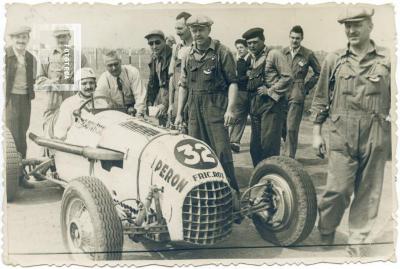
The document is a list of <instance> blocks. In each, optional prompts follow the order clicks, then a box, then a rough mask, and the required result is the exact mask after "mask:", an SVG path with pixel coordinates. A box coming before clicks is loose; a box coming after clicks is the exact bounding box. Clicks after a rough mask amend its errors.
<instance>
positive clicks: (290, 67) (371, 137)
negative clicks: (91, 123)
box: [6, 8, 391, 255]
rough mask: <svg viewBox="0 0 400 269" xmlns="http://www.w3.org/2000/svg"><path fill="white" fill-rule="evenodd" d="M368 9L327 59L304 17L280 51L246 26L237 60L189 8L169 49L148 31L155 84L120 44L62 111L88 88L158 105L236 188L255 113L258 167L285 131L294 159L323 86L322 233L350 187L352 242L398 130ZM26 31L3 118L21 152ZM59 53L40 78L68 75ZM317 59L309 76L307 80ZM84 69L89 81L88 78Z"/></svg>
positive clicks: (29, 60) (29, 94)
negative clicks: (306, 112) (238, 161)
mask: <svg viewBox="0 0 400 269" xmlns="http://www.w3.org/2000/svg"><path fill="white" fill-rule="evenodd" d="M372 16H373V10H369V9H359V8H357V9H355V10H351V11H347V12H346V14H345V15H344V16H343V17H341V18H339V19H338V22H339V23H341V24H344V25H345V33H346V35H347V37H348V45H347V47H346V49H344V50H340V51H338V52H335V53H333V54H330V55H328V57H327V58H326V59H325V61H324V63H323V66H322V69H321V68H320V65H319V63H318V60H317V59H316V57H315V55H314V53H313V52H312V51H311V50H309V49H307V48H305V47H303V46H301V41H302V40H303V38H304V32H303V29H302V28H301V27H300V26H294V27H293V28H292V29H291V30H290V32H289V38H290V46H289V47H286V48H284V49H283V50H278V49H271V48H269V47H268V46H267V45H266V44H265V35H264V30H263V29H262V28H252V29H249V30H248V31H246V32H245V33H243V35H242V39H238V40H237V41H236V42H235V46H236V48H237V50H238V56H237V58H236V61H235V58H234V56H233V54H232V53H231V52H230V51H229V49H228V48H227V47H226V46H224V45H223V44H221V42H220V41H218V40H216V39H212V38H211V37H210V33H211V27H212V24H213V21H212V20H211V19H210V18H208V17H206V16H191V14H189V13H187V12H182V13H180V14H179V15H178V16H177V17H176V26H175V29H176V33H177V35H178V36H179V37H180V39H181V41H180V42H178V44H176V45H175V46H173V48H172V49H171V48H170V47H169V46H168V45H167V44H166V38H165V36H164V33H163V32H162V31H160V30H154V31H151V32H150V33H148V34H147V35H146V36H145V38H146V39H147V41H148V45H149V46H150V48H151V50H152V52H153V54H152V59H151V61H150V63H149V68H150V77H149V82H148V86H147V90H146V89H145V88H144V86H143V85H142V82H141V80H140V75H139V71H138V70H137V69H136V68H135V67H133V66H128V65H122V64H121V59H120V58H119V56H118V55H117V53H116V52H115V51H111V52H109V53H107V55H106V60H105V64H106V69H107V70H106V71H105V72H104V73H103V74H102V75H101V77H100V78H99V80H98V83H97V86H96V77H95V75H94V72H93V71H92V70H91V69H87V68H86V69H85V68H83V69H82V71H81V77H80V80H81V81H80V82H81V84H84V85H87V86H85V87H83V88H82V90H81V93H78V94H80V95H79V96H80V98H81V99H79V98H78V99H77V100H78V101H77V102H75V101H74V102H64V103H63V105H62V107H61V109H60V112H59V113H61V114H63V113H65V112H63V111H69V112H68V113H70V112H71V111H72V110H71V109H64V108H63V106H68V105H70V104H72V103H74V106H76V105H79V104H80V103H82V102H83V101H84V100H86V99H87V98H88V97H90V96H91V95H92V94H94V96H96V95H97V96H105V97H107V98H108V99H111V100H113V102H115V103H117V104H119V105H122V106H124V107H127V108H128V110H129V109H131V110H133V109H135V110H136V115H137V116H138V117H143V116H144V115H145V114H146V110H147V109H148V107H150V106H152V107H155V108H156V113H155V114H156V117H157V118H158V121H159V124H160V125H163V126H165V125H167V124H168V122H170V123H172V124H173V125H175V126H186V127H187V132H188V134H189V135H191V136H193V137H195V138H198V139H201V140H203V141H205V142H206V143H207V144H208V145H210V147H211V148H212V149H213V150H214V152H215V153H216V154H217V156H218V158H219V160H220V162H221V164H222V166H223V168H224V170H225V173H226V175H227V178H228V179H229V181H230V184H231V186H232V188H233V189H234V190H235V191H236V192H239V186H238V183H237V181H236V178H235V171H234V166H233V158H232V150H233V151H236V152H238V151H239V150H240V139H241V136H242V134H243V131H244V128H245V125H246V121H247V117H248V114H250V119H251V141H250V154H251V158H252V161H253V165H254V166H256V165H257V164H258V163H259V162H260V161H262V160H263V159H265V158H268V157H270V156H274V155H279V154H280V144H281V138H283V140H284V141H285V154H286V155H288V156H290V157H292V158H294V157H295V154H296V148H297V141H298V133H299V126H300V122H301V118H302V113H303V109H304V100H305V97H306V95H307V94H308V93H309V92H310V90H311V89H312V88H313V87H314V86H315V85H317V87H316V91H315V95H314V99H313V103H312V107H311V111H312V112H313V116H312V118H313V119H314V134H313V147H314V148H315V150H316V153H317V154H318V155H319V156H322V155H324V154H325V153H326V147H325V142H324V139H323V138H322V136H321V128H322V124H323V122H324V121H325V120H326V119H328V118H329V119H330V121H331V123H332V124H331V125H330V129H329V145H330V146H329V151H328V158H329V168H328V179H327V185H326V190H325V192H324V193H323V195H322V197H321V201H320V203H319V213H320V219H319V225H318V226H319V230H320V234H321V240H322V241H323V242H324V243H326V244H328V245H329V244H330V245H331V244H332V243H333V241H334V237H335V230H336V228H337V226H338V225H339V224H340V221H341V219H342V217H343V213H344V210H345V209H346V208H347V207H348V206H349V203H350V197H351V195H352V194H354V195H355V196H354V200H353V202H352V204H351V208H350V227H349V229H350V236H349V242H351V243H353V244H362V243H364V242H365V240H366V239H367V237H368V235H369V233H370V231H371V227H372V224H373V222H374V220H375V218H376V215H377V209H378V205H379V200H380V196H381V189H382V181H383V171H384V164H385V156H386V152H387V151H388V150H389V148H388V143H387V141H388V140H389V139H390V132H389V131H388V130H389V128H390V122H389V121H388V120H387V119H388V116H389V109H390V100H391V99H390V58H389V55H388V52H387V51H386V50H385V49H382V48H380V47H377V46H375V43H374V42H373V41H372V40H371V39H370V33H371V31H372V28H373V24H372ZM64 30H65V29H64ZM29 32H30V29H29V28H21V29H20V30H18V31H14V32H12V33H11V37H12V39H13V46H12V47H10V48H7V54H6V57H7V61H6V79H7V87H6V125H7V127H8V128H9V129H10V130H11V132H12V134H13V136H14V138H15V140H16V142H17V149H18V151H19V152H21V154H22V155H23V157H25V154H26V136H25V135H26V130H27V128H28V126H29V116H30V114H29V113H30V100H31V99H32V98H33V97H34V91H33V85H34V83H35V77H34V76H33V74H34V73H35V71H34V68H35V66H36V63H35V59H34V57H33V56H32V55H31V54H30V53H29V52H27V51H26V50H25V47H26V44H27V42H28V40H29ZM68 35H69V33H67V32H65V31H62V30H60V31H59V32H55V37H56V39H57V40H58V41H59V42H58V43H59V45H60V46H65V42H66V39H67V41H68ZM248 51H249V52H248ZM60 54H61V55H60ZM59 57H62V50H54V53H53V54H52V55H51V59H50V58H49V62H48V63H47V65H42V66H41V67H40V68H41V71H40V72H39V76H38V82H37V84H40V83H43V82H45V81H47V82H49V81H50V83H48V84H49V85H53V86H54V85H57V84H60V77H59V76H57V70H58V69H59V65H58V64H57V63H59ZM81 59H82V63H81V64H82V67H84V66H85V65H86V61H85V57H84V56H83V55H82V57H81ZM310 68H311V69H312V71H313V74H312V75H311V76H310V77H309V79H308V80H307V81H305V78H306V77H307V74H308V72H309V69H310ZM52 74H53V75H52ZM85 79H90V80H91V82H90V81H89V82H90V83H83V82H84V80H85ZM53 92H54V91H51V90H50V91H49V94H50V97H49V104H48V107H49V109H48V110H46V111H52V110H51V108H53V107H56V106H60V102H61V101H60V100H63V99H65V96H61V95H62V94H61V93H53ZM71 100H72V99H71ZM79 100H81V101H79ZM55 104H56V105H55ZM47 114H48V112H47ZM47 114H46V115H47ZM46 115H45V116H46ZM64 116H65V115H64ZM64 116H63V115H60V117H61V118H63V117H64ZM67 116H68V115H67ZM69 116H70V117H72V115H69ZM64 118H65V117H64ZM56 125H57V124H56ZM228 126H231V130H230V133H229V132H228ZM65 128H68V126H67V127H65ZM65 128H64V129H65ZM56 129H57V128H56ZM64 134H65V133H64ZM60 138H61V137H60ZM23 185H24V186H29V183H27V182H24V183H23ZM349 251H350V252H351V253H353V254H356V255H359V254H360V251H361V250H360V248H357V247H356V248H355V247H353V248H350V249H349Z"/></svg>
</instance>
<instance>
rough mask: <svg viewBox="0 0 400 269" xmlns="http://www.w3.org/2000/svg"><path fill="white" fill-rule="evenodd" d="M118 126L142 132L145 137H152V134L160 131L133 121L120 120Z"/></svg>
mask: <svg viewBox="0 0 400 269" xmlns="http://www.w3.org/2000/svg"><path fill="white" fill-rule="evenodd" d="M120 126H122V127H125V128H127V129H129V130H131V131H134V132H136V133H139V134H142V135H144V136H147V137H152V136H155V135H158V134H159V133H160V132H159V131H157V130H155V129H152V128H149V127H147V126H143V125H140V124H138V123H136V122H134V121H126V122H122V123H120Z"/></svg>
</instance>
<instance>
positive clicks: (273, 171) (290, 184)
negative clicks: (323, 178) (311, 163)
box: [250, 156, 317, 246]
mask: <svg viewBox="0 0 400 269" xmlns="http://www.w3.org/2000/svg"><path fill="white" fill-rule="evenodd" d="M250 186H254V189H252V190H251V193H250V196H251V198H252V199H253V200H255V201H267V202H266V203H267V204H268V208H267V209H266V210H264V211H260V212H257V213H255V214H253V216H252V219H253V223H254V225H255V227H256V229H257V231H258V232H259V233H260V235H261V237H262V238H263V239H264V240H266V241H269V242H271V243H273V244H276V245H279V246H291V245H294V244H296V243H299V242H301V241H302V240H304V239H305V238H306V237H307V236H308V235H309V234H310V232H311V231H312V229H313V227H314V224H315V220H316V216H317V200H316V194H315V189H314V186H313V184H312V181H311V179H310V176H309V175H308V174H307V172H306V171H305V170H304V168H303V167H302V165H301V164H299V163H298V162H297V161H295V160H293V159H291V158H287V157H283V156H277V157H271V158H268V159H266V160H264V161H262V162H261V163H259V164H258V165H257V167H256V168H255V170H254V172H253V175H252V178H251V181H250ZM256 186H259V187H256Z"/></svg>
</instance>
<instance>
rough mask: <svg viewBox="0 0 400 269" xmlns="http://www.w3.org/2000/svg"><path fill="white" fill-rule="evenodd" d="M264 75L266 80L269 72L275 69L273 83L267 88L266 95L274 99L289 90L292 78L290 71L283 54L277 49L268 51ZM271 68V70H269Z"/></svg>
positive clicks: (277, 98) (276, 99)
mask: <svg viewBox="0 0 400 269" xmlns="http://www.w3.org/2000/svg"><path fill="white" fill-rule="evenodd" d="M265 65H266V66H265V72H266V73H265V77H266V81H267V82H268V81H269V80H271V77H270V74H269V73H270V72H271V71H272V70H273V71H275V73H276V74H275V75H276V76H277V79H276V78H273V81H274V83H273V84H272V85H271V87H269V89H268V95H269V96H270V97H271V98H272V99H273V100H275V101H279V99H280V98H281V97H282V96H283V95H284V94H285V93H286V92H287V91H288V90H289V88H290V86H291V84H292V81H293V78H292V71H291V69H290V66H289V63H288V61H287V60H286V58H285V56H284V55H283V54H282V53H281V52H280V51H278V50H272V51H271V52H270V53H268V56H267V60H266V62H265ZM271 69H272V70H271Z"/></svg>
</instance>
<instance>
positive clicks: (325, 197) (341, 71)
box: [312, 8, 390, 256]
mask: <svg viewBox="0 0 400 269" xmlns="http://www.w3.org/2000/svg"><path fill="white" fill-rule="evenodd" d="M373 14H374V10H373V9H364V8H357V9H348V10H347V11H346V13H345V14H344V15H343V16H341V17H340V18H339V19H338V22H339V23H341V24H344V25H345V33H346V36H347V38H348V45H347V47H346V48H345V49H342V50H338V51H336V52H335V53H333V54H330V55H328V56H327V58H326V60H325V61H324V63H323V65H322V70H321V76H320V80H319V83H318V85H317V88H316V92H315V96H314V100H313V103H312V111H313V113H314V130H313V132H314V137H313V147H314V149H315V150H317V152H318V154H320V155H323V154H324V151H325V142H324V139H323V138H322V136H321V129H322V124H323V123H324V122H325V121H326V119H329V121H330V123H331V124H330V127H329V151H328V159H329V164H328V178H327V183H326V186H325V191H324V193H323V194H322V197H321V200H320V203H319V215H320V219H319V224H318V228H319V231H320V234H321V241H322V243H323V244H327V245H331V244H332V243H333V242H334V237H335V231H336V228H337V227H338V226H339V224H340V221H341V219H342V217H343V213H344V211H345V209H346V208H347V207H348V206H349V205H350V198H351V196H352V194H354V199H353V201H352V203H351V205H350V214H349V238H348V243H349V244H350V245H349V247H348V248H347V251H348V253H349V254H350V255H352V256H364V255H366V252H365V250H366V249H365V248H363V247H362V244H364V243H369V242H370V239H369V238H368V235H369V233H370V231H371V229H372V226H373V224H374V222H375V219H376V217H377V213H378V207H379V201H380V198H381V191H382V183H383V174H384V166H385V161H386V156H387V151H388V150H389V145H390V143H388V141H389V140H390V131H389V130H390V122H389V121H388V119H389V110H390V58H389V52H388V51H387V50H386V49H384V48H381V47H378V46H376V45H375V43H374V41H372V40H371V39H370V33H371V31H372V28H373V23H372V20H371V17H372V16H373Z"/></svg>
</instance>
